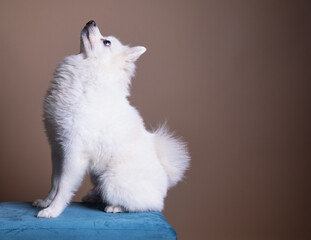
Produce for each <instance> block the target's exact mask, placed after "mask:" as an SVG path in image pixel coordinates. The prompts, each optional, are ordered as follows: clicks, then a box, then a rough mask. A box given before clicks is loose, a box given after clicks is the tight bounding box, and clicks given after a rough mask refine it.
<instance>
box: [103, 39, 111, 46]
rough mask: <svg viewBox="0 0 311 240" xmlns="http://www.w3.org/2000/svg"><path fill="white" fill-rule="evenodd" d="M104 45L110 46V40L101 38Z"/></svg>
mask: <svg viewBox="0 0 311 240" xmlns="http://www.w3.org/2000/svg"><path fill="white" fill-rule="evenodd" d="M103 43H104V45H105V46H110V44H111V42H110V41H109V40H103Z"/></svg>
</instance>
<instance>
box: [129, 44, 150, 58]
mask: <svg viewBox="0 0 311 240" xmlns="http://www.w3.org/2000/svg"><path fill="white" fill-rule="evenodd" d="M146 50H147V49H146V48H145V47H141V46H137V47H131V48H128V49H127V51H126V53H125V54H126V60H127V61H129V62H135V61H136V60H137V59H138V58H139V57H140V56H141V55H142V54H143V53H144V52H146Z"/></svg>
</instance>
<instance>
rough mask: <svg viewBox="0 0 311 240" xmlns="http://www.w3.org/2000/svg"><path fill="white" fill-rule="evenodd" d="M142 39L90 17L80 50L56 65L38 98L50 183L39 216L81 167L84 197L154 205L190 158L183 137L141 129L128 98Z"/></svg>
mask: <svg viewBox="0 0 311 240" xmlns="http://www.w3.org/2000/svg"><path fill="white" fill-rule="evenodd" d="M145 51H146V48H145V47H128V46H124V45H122V44H121V43H120V42H119V41H118V39H116V38H115V37H111V36H109V37H103V36H102V35H101V33H100V31H99V29H98V28H97V26H96V23H95V22H94V21H89V22H88V23H87V24H86V26H85V27H84V28H83V30H82V32H81V53H80V54H78V55H73V56H69V57H66V58H65V59H64V60H63V61H62V62H61V63H60V64H59V66H58V67H57V69H56V70H55V73H54V79H53V80H52V82H51V86H50V88H49V90H48V92H47V95H46V97H45V101H44V123H45V127H46V132H47V136H48V139H49V142H50V145H51V149H52V162H53V172H52V187H51V190H50V192H49V194H48V196H47V197H46V199H45V200H41V199H38V200H36V201H35V202H34V203H33V205H34V206H36V207H46V208H45V209H43V210H41V211H40V212H39V213H38V217H46V218H49V217H57V216H59V215H60V214H61V213H62V211H63V210H64V209H65V207H66V205H67V204H68V203H69V202H70V200H71V198H72V196H73V194H74V192H75V191H76V190H77V189H78V187H79V186H80V184H81V182H82V180H83V176H84V174H85V173H86V172H87V171H88V172H89V173H90V175H91V179H92V182H93V184H94V188H93V189H92V190H90V191H89V192H88V195H87V196H86V197H84V199H83V200H84V201H89V202H94V201H98V200H100V201H102V202H103V203H105V204H106V208H105V211H106V212H113V213H116V212H123V211H129V212H139V211H161V210H162V209H163V201H164V198H165V196H166V193H167V190H168V189H169V188H170V187H172V186H174V185H175V184H176V183H177V182H178V181H179V180H181V178H182V177H183V174H184V172H185V170H186V169H187V167H188V165H189V160H190V157H189V154H188V152H187V148H186V145H185V144H184V143H183V142H182V141H180V140H178V139H176V138H174V137H173V136H172V134H171V133H169V132H168V131H167V129H166V128H165V127H163V126H162V127H160V128H159V129H158V130H156V131H155V132H148V131H147V130H146V129H145V127H144V122H143V120H142V118H141V116H140V115H139V113H138V111H137V110H136V109H135V108H134V107H132V106H131V105H130V103H129V101H128V99H127V97H128V96H129V94H130V93H129V85H130V82H131V77H133V75H134V72H135V61H136V60H137V59H138V58H139V56H140V55H141V54H143V53H144V52H145Z"/></svg>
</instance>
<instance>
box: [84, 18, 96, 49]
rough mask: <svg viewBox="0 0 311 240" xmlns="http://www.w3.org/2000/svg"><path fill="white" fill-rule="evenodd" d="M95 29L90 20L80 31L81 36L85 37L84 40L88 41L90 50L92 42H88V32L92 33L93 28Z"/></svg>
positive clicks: (92, 21)
mask: <svg viewBox="0 0 311 240" xmlns="http://www.w3.org/2000/svg"><path fill="white" fill-rule="evenodd" d="M95 27H96V23H95V21H94V20H91V21H89V22H87V23H86V25H85V26H84V28H83V29H82V31H81V36H83V35H86V38H87V40H88V42H89V43H90V46H91V48H92V42H91V40H90V32H92V31H94V30H93V28H95Z"/></svg>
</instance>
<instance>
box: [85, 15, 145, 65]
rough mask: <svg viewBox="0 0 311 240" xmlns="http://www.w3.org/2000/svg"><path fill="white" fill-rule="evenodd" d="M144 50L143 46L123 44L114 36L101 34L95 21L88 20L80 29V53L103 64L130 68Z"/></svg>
mask: <svg viewBox="0 0 311 240" xmlns="http://www.w3.org/2000/svg"><path fill="white" fill-rule="evenodd" d="M145 51H146V48H145V47H141V46H138V47H129V46H124V45H122V43H121V42H120V41H119V40H118V39H117V38H115V37H112V36H108V37H104V36H102V35H101V33H100V31H99V29H98V27H97V25H96V23H95V21H93V20H91V21H89V22H88V23H87V24H86V25H85V27H84V28H83V29H82V31H81V53H83V54H84V56H85V58H94V59H97V60H98V61H100V62H101V63H103V64H105V65H108V66H110V65H114V66H117V67H121V68H123V69H125V70H129V71H130V70H131V68H132V67H133V66H134V62H135V61H136V60H137V59H138V58H139V57H140V55H142V54H143V53H144V52H145Z"/></svg>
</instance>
